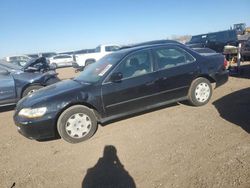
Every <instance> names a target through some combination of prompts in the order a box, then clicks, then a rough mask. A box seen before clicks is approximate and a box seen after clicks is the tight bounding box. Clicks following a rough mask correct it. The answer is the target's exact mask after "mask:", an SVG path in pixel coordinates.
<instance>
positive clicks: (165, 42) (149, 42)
mask: <svg viewBox="0 0 250 188" xmlns="http://www.w3.org/2000/svg"><path fill="white" fill-rule="evenodd" d="M173 43H174V44H181V43H180V42H177V41H175V40H153V41H147V42H142V43H137V44H132V45H125V46H123V47H121V49H126V48H132V47H139V46H149V45H157V44H158V45H159V44H173Z"/></svg>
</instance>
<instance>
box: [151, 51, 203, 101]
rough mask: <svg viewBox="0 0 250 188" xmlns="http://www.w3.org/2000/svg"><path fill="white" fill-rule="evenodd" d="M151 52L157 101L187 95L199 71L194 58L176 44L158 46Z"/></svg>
mask: <svg viewBox="0 0 250 188" xmlns="http://www.w3.org/2000/svg"><path fill="white" fill-rule="evenodd" d="M153 54H154V60H155V63H156V69H157V71H156V72H155V78H156V80H155V87H156V90H157V94H158V97H157V99H158V102H165V101H168V100H175V99H180V98H183V97H185V96H187V94H188V90H189V87H190V85H191V83H192V81H193V80H194V78H195V77H196V76H197V74H198V73H199V66H198V63H197V62H196V59H195V58H194V57H193V56H192V55H191V54H189V53H188V52H187V51H186V50H185V49H183V48H181V47H177V46H167V47H159V48H156V49H154V50H153Z"/></svg>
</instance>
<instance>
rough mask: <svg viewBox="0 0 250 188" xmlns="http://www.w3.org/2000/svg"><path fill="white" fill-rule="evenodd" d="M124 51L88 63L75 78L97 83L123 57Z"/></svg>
mask: <svg viewBox="0 0 250 188" xmlns="http://www.w3.org/2000/svg"><path fill="white" fill-rule="evenodd" d="M123 55H124V54H123V53H113V54H109V55H106V56H104V57H103V58H101V59H100V60H99V61H97V62H95V63H93V64H90V65H88V66H87V67H86V68H85V69H84V71H83V72H82V73H81V74H80V75H79V76H77V77H75V80H78V81H81V82H87V83H96V82H98V81H99V80H100V79H101V78H103V76H104V75H106V73H108V71H109V70H110V69H111V67H113V66H115V64H116V63H117V62H118V61H119V60H121V59H122V58H123Z"/></svg>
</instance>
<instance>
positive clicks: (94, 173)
mask: <svg viewBox="0 0 250 188" xmlns="http://www.w3.org/2000/svg"><path fill="white" fill-rule="evenodd" d="M82 187H83V188H97V187H98V188H106V187H107V188H135V187H136V185H135V182H134V180H133V178H132V177H131V176H130V175H129V173H128V172H127V171H126V170H125V168H124V166H123V165H122V163H121V162H120V160H119V158H118V156H117V151H116V148H115V147H114V146H112V145H110V146H105V148H104V151H103V156H102V157H101V158H99V160H98V161H97V163H96V165H95V166H94V167H93V168H90V169H88V170H87V174H86V176H85V177H84V179H83V182H82Z"/></svg>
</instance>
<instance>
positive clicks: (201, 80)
mask: <svg viewBox="0 0 250 188" xmlns="http://www.w3.org/2000/svg"><path fill="white" fill-rule="evenodd" d="M227 80H228V71H227V70H226V69H225V63H224V57H223V56H222V55H220V54H216V53H213V54H211V55H208V54H206V55H201V54H199V53H197V52H195V51H193V50H192V49H190V48H188V47H186V46H185V45H182V44H179V43H176V42H171V41H169V42H168V43H165V44H153V45H144V46H137V47H130V48H126V49H123V50H120V51H117V52H115V53H112V54H109V55H107V56H105V57H104V58H102V59H101V60H99V61H98V62H96V63H93V64H91V65H90V66H88V67H87V68H86V69H85V70H84V71H83V72H82V73H81V74H80V75H79V76H77V77H76V78H74V79H71V80H66V81H62V82H59V83H57V84H54V85H51V86H49V87H47V88H43V89H41V90H39V91H37V92H35V93H34V94H31V95H29V96H27V97H25V98H24V99H22V100H21V101H20V102H19V103H18V105H17V108H16V112H15V115H14V120H15V123H16V125H17V128H18V130H19V132H20V133H21V134H23V135H24V136H26V137H28V138H31V139H37V140H40V139H45V138H49V137H54V136H56V135H57V134H58V133H59V135H60V136H61V137H62V138H63V139H64V140H66V141H67V142H70V143H78V142H81V141H84V140H86V139H88V138H90V137H91V136H93V135H94V133H95V132H96V130H97V125H98V123H100V124H102V123H104V122H107V121H109V120H111V119H115V118H119V117H124V116H127V115H129V114H132V113H136V112H140V111H144V110H148V109H151V108H155V107H159V106H162V105H166V104H168V103H173V102H177V101H184V100H188V101H189V102H190V103H191V104H192V105H194V106H202V105H205V104H206V103H208V101H209V99H210V98H211V96H212V91H213V89H212V87H211V83H215V84H216V87H218V86H220V85H222V84H224V83H225V82H226V81H227Z"/></svg>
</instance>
